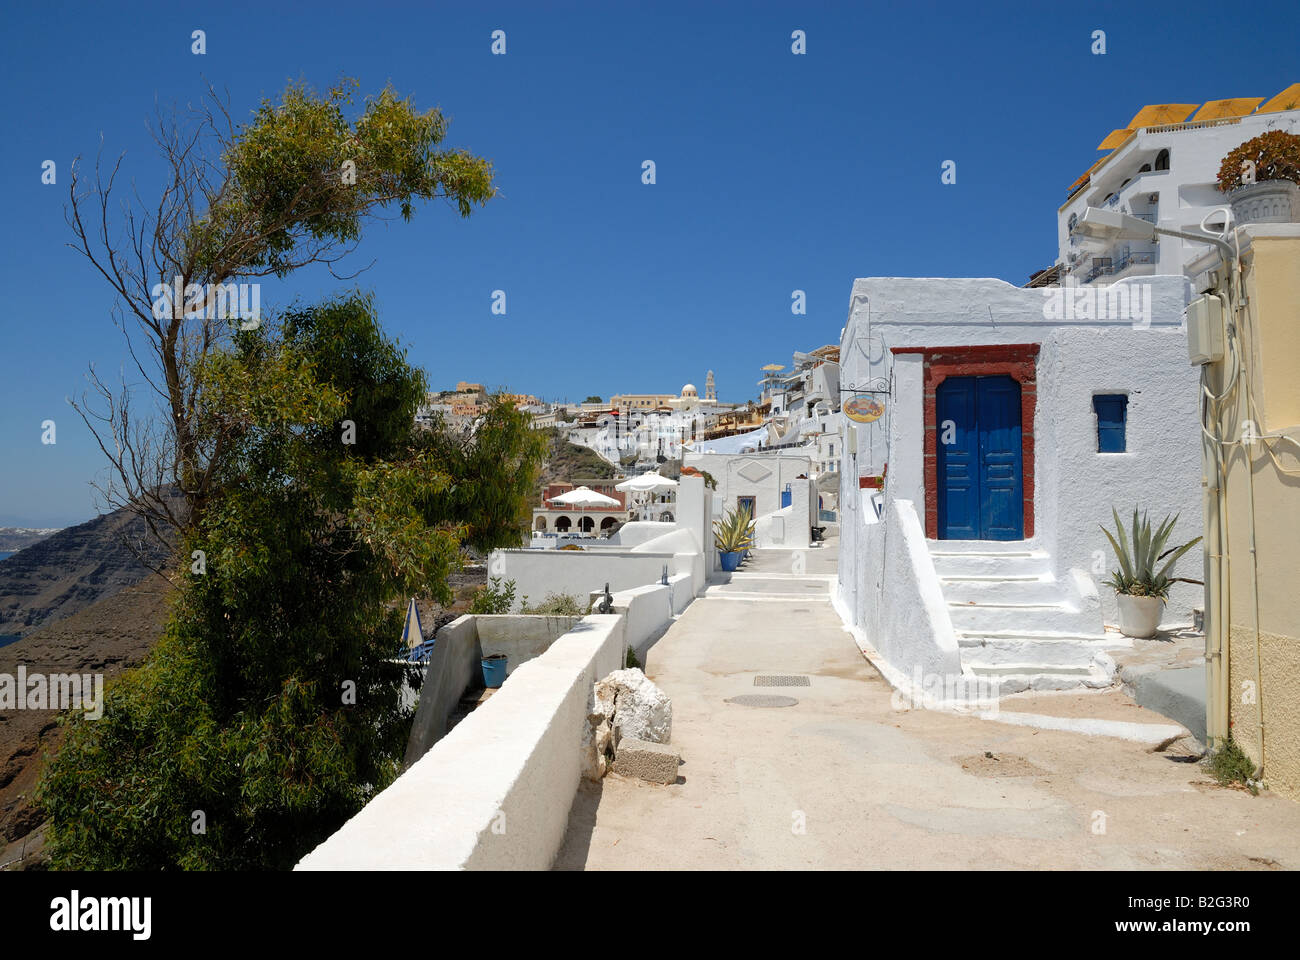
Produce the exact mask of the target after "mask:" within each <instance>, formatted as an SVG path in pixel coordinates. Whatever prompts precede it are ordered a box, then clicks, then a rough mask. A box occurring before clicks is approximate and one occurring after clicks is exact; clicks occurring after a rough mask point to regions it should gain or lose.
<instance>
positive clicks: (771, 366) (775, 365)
mask: <svg viewBox="0 0 1300 960" xmlns="http://www.w3.org/2000/svg"><path fill="white" fill-rule="evenodd" d="M763 369H764V370H784V369H785V364H783V363H769V364H768V365H767V366H766V367H763Z"/></svg>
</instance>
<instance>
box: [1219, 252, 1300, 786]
mask: <svg viewBox="0 0 1300 960" xmlns="http://www.w3.org/2000/svg"><path fill="white" fill-rule="evenodd" d="M1245 270H1246V273H1245V279H1246V293H1247V297H1248V307H1247V315H1246V320H1245V322H1244V323H1243V325H1242V330H1241V340H1242V345H1243V351H1244V353H1245V360H1246V367H1247V376H1246V378H1245V380H1244V382H1241V383H1239V385H1238V388H1237V390H1236V392H1235V394H1234V396H1233V398H1232V399H1233V402H1232V403H1231V404H1230V405H1228V406H1227V407H1226V408H1225V409H1224V410H1223V411H1222V416H1221V419H1220V429H1221V431H1222V436H1224V437H1229V438H1233V439H1234V440H1237V441H1239V442H1237V443H1234V444H1232V445H1230V446H1228V447H1227V448H1226V449H1225V460H1226V466H1227V482H1226V497H1225V504H1226V508H1227V516H1228V540H1227V550H1226V553H1227V556H1228V563H1229V571H1228V582H1229V595H1228V607H1229V619H1230V622H1231V624H1232V627H1231V633H1230V637H1229V648H1228V669H1229V682H1228V690H1229V719H1230V721H1231V723H1232V728H1231V729H1232V736H1233V739H1234V740H1236V741H1237V743H1238V744H1239V745H1240V746H1241V748H1242V749H1243V750H1245V751H1246V753H1247V754H1249V755H1250V757H1251V758H1252V759H1253V760H1255V762H1256V763H1258V762H1259V761H1260V752H1261V737H1260V729H1261V728H1260V722H1259V721H1260V718H1261V714H1262V717H1263V721H1264V725H1263V731H1264V737H1263V742H1262V749H1263V761H1264V781H1265V783H1266V784H1267V785H1268V787H1269V789H1270V790H1273V791H1275V792H1276V793H1278V794H1281V795H1284V796H1288V797H1291V798H1292V799H1296V800H1300V444H1292V443H1289V442H1287V441H1285V440H1282V439H1279V438H1278V437H1276V436H1273V435H1285V436H1292V437H1295V438H1296V439H1297V441H1300V238H1297V237H1256V238H1255V239H1254V242H1253V244H1252V247H1251V249H1250V251H1249V252H1248V254H1247V256H1246V268H1245ZM1247 389H1249V391H1250V393H1251V395H1253V397H1254V403H1253V404H1248V403H1247ZM1246 421H1253V422H1254V431H1255V432H1256V433H1257V434H1262V438H1261V439H1258V440H1256V441H1255V442H1253V443H1243V442H1240V441H1241V440H1242V439H1243V435H1245V436H1249V433H1248V432H1244V431H1248V430H1249V428H1244V427H1243V425H1244V424H1245V422H1246ZM1290 471H1295V474H1294V475H1292V474H1291V473H1290ZM1252 496H1253V504H1252ZM1252 531H1253V533H1254V547H1255V550H1256V553H1255V557H1254V559H1253V561H1252V555H1251V534H1252ZM1256 607H1258V615H1257V614H1256ZM1257 649H1258V651H1259V653H1258V657H1257V656H1256V650H1257Z"/></svg>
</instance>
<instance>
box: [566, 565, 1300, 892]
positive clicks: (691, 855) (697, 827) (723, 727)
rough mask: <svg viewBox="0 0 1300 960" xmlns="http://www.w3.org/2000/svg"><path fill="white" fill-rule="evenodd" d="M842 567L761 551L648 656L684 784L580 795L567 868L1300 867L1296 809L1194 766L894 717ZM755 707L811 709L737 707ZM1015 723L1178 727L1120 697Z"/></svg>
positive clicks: (1027, 731) (587, 788) (1033, 732)
mask: <svg viewBox="0 0 1300 960" xmlns="http://www.w3.org/2000/svg"><path fill="white" fill-rule="evenodd" d="M836 549H837V544H836V543H835V542H834V541H833V540H832V541H830V542H828V543H827V544H826V546H824V547H822V548H820V549H814V550H810V551H808V552H807V555H806V556H805V557H804V558H803V559H802V561H797V560H796V559H795V558H794V556H793V554H792V552H791V551H780V550H771V551H758V552H756V554H755V555H754V556H752V557H751V558H750V561H749V562H748V563H747V564H746V566H745V567H743V568H742V570H741V571H740V572H739V575H737V576H733V577H732V578H731V579H730V581H729V582H726V583H718V584H717V585H714V586H711V587H710V588H709V590H708V592H707V593H706V595H705V596H704V597H701V598H700V599H698V600H696V601H695V602H694V603H692V604H691V606H690V607H689V608H688V609H687V610H686V612H685V613H684V614H683V615H682V616H681V617H680V618H679V620H678V621H677V623H675V624H674V625H673V627H672V628H671V629H670V630H669V631H668V633H667V634H666V635H665V636H664V637H663V639H661V640H660V641H659V642H658V643H657V644H656V645H655V646H654V647H653V648H652V649H651V651H650V654H649V657H648V660H649V662H648V665H647V673H648V674H649V676H650V677H651V678H652V679H653V680H654V681H655V683H657V684H658V685H659V686H660V687H662V688H663V689H664V691H665V692H666V693H667V694H668V695H669V696H670V697H671V698H672V700H673V741H672V743H673V746H674V748H676V749H677V750H678V751H680V753H681V756H682V760H683V765H682V766H681V767H680V776H679V778H678V782H677V783H676V784H671V785H666V786H665V785H658V784H652V783H647V782H644V781H640V780H632V779H627V778H623V777H620V776H618V775H616V774H611V775H609V776H607V777H606V778H605V779H604V780H603V781H602V782H601V783H600V784H594V783H584V784H583V786H582V788H581V789H580V791H579V794H578V797H577V799H576V800H575V802H574V807H573V810H572V812H571V815H570V824H569V831H568V834H567V837H566V840H565V843H564V847H563V849H562V850H561V852H560V854H559V856H558V857H557V860H556V864H555V866H556V868H557V869H593V870H599V869H620V870H628V869H673V868H678V869H701V868H703V869H708V868H722V869H752V868H759V869H781V868H790V869H801V868H827V869H841V868H886V869H889V868H895V869H909V868H936V869H971V868H977V869H978V868H995V869H1001V868H1020V869H1038V868H1041V869H1094V868H1095V869H1102V868H1117V869H1131V868H1132V869H1147V868H1170V869H1190V868H1214V869H1279V868H1282V869H1295V868H1297V867H1300V805H1297V804H1294V803H1291V802H1289V801H1286V800H1282V799H1279V798H1277V797H1273V796H1269V795H1267V794H1265V795H1263V796H1260V797H1252V796H1250V795H1249V794H1248V793H1245V792H1244V791H1239V790H1233V789H1225V788H1221V787H1219V786H1217V785H1216V784H1214V783H1213V781H1212V780H1210V779H1209V778H1208V777H1207V776H1206V775H1205V774H1204V773H1203V772H1202V771H1201V769H1200V768H1199V766H1198V765H1196V764H1195V763H1194V762H1188V761H1189V758H1188V757H1187V756H1185V755H1176V754H1175V753H1173V752H1166V753H1156V752H1152V751H1151V750H1150V748H1149V747H1147V746H1144V745H1142V744H1139V743H1134V742H1131V741H1128V740H1119V739H1113V738H1110V737H1102V736H1084V735H1081V734H1078V733H1071V732H1064V731H1057V730H1041V729H1034V728H1031V727H1024V726H1014V725H1011V724H1007V723H998V722H994V721H990V720H983V719H979V718H976V717H971V716H955V715H951V714H945V713H936V712H931V711H925V710H907V709H896V708H895V706H894V705H893V704H892V703H891V699H892V698H891V690H890V688H889V686H888V684H886V683H885V682H884V681H883V680H882V679H881V678H880V677H879V675H878V674H877V673H876V671H875V669H874V668H873V667H872V666H871V665H870V663H868V662H867V661H866V660H865V659H864V658H863V656H862V654H861V652H860V651H859V650H858V649H857V647H856V645H855V644H854V642H853V639H852V637H851V636H850V634H849V633H847V632H846V631H845V630H844V629H843V626H842V624H841V622H840V619H839V617H838V616H837V615H836V614H835V612H834V610H833V609H832V608H831V604H830V602H829V590H830V587H831V580H830V578H831V577H833V574H834V568H835V564H834V559H835V551H836ZM797 562H801V563H802V567H801V568H798V569H801V570H802V574H796V573H795V572H794V569H796V568H793V567H792V564H794V563H797ZM760 674H762V675H785V676H790V675H794V676H804V677H807V678H808V683H809V685H808V686H806V687H805V686H780V687H772V686H759V687H756V686H755V684H754V677H755V676H757V675H760ZM746 694H750V695H752V694H768V695H777V696H782V697H789V698H793V699H795V700H797V703H796V704H794V705H792V706H784V707H752V706H743V705H740V704H737V703H728V702H727V700H728V699H729V698H734V697H737V696H741V695H746ZM1004 708H1005V709H1006V710H1007V711H1012V710H1014V711H1021V712H1027V713H1034V714H1040V715H1041V714H1051V715H1057V716H1063V717H1070V716H1080V715H1083V716H1089V717H1106V718H1112V719H1122V720H1124V721H1127V722H1133V723H1159V724H1167V723H1168V721H1167V720H1166V719H1165V718H1164V717H1162V716H1159V715H1158V714H1154V713H1152V712H1151V711H1148V710H1145V709H1143V708H1141V707H1139V706H1137V705H1136V704H1134V703H1133V702H1132V701H1131V700H1129V699H1128V698H1127V697H1125V696H1124V695H1123V693H1122V692H1120V691H1118V690H1115V689H1113V690H1110V691H1104V692H1101V693H1077V692H1073V691H1071V692H1068V693H1062V694H1034V695H1029V696H1025V697H1013V698H1008V699H1007V700H1005V701H1004Z"/></svg>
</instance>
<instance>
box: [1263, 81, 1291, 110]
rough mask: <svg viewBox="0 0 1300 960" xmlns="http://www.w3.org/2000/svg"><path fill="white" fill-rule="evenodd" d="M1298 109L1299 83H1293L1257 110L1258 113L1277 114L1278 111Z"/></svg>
mask: <svg viewBox="0 0 1300 960" xmlns="http://www.w3.org/2000/svg"><path fill="white" fill-rule="evenodd" d="M1297 107H1300V83H1293V84H1291V86H1289V87H1287V88H1286V89H1285V90H1283V91H1282V92H1281V93H1279V94H1278V95H1277V96H1276V97H1274V98H1273V99H1272V100H1270V101H1269V102H1268V103H1266V104H1264V105H1263V106H1262V107H1260V108H1259V110H1258V112H1259V113H1277V112H1278V111H1279V110H1294V109H1296V108H1297Z"/></svg>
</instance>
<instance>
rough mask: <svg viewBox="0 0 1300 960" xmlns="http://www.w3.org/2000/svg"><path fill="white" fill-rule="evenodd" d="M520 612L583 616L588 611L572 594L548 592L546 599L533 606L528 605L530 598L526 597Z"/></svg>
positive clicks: (548, 615) (557, 615) (550, 615)
mask: <svg viewBox="0 0 1300 960" xmlns="http://www.w3.org/2000/svg"><path fill="white" fill-rule="evenodd" d="M520 612H521V613H528V614H534V615H541V616H547V617H581V616H584V615H585V614H586V612H587V611H586V610H584V609H583V608H582V605H581V604H580V603H579V601H578V598H577V597H575V596H573V595H572V594H568V593H548V594H547V595H546V599H545V600H543V601H542V602H541V603H539V604H536V605H535V606H531V607H530V606H529V605H528V598H527V597H524V605H523V607H522V608H521V609H520Z"/></svg>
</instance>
